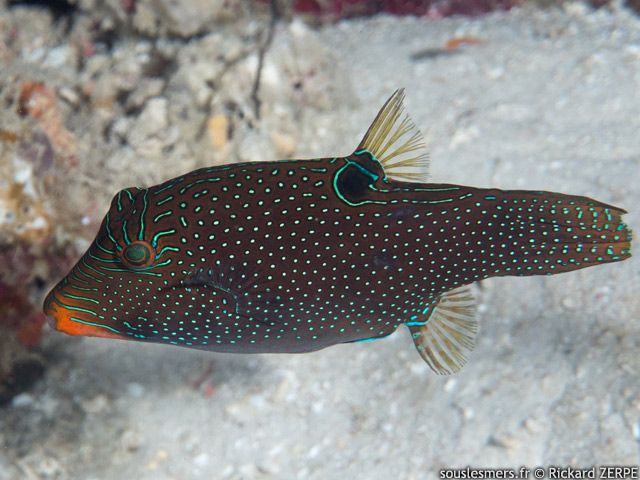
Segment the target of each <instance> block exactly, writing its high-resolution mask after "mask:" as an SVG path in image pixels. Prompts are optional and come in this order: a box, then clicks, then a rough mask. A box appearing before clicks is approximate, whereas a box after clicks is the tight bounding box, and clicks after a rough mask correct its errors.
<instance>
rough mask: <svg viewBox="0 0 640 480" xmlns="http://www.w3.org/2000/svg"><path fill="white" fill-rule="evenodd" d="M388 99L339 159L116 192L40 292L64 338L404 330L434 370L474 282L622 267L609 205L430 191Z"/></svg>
mask: <svg viewBox="0 0 640 480" xmlns="http://www.w3.org/2000/svg"><path fill="white" fill-rule="evenodd" d="M403 101H404V91H403V90H402V89H400V90H397V91H396V92H395V93H394V94H393V95H392V96H391V98H390V99H389V100H388V101H387V102H386V103H385V105H384V106H383V108H382V109H381V110H380V112H379V113H378V115H377V117H376V118H375V120H374V122H373V124H372V125H371V127H370V128H369V130H368V131H367V133H366V134H365V136H364V138H363V139H362V141H361V142H360V145H358V148H356V150H355V151H354V152H353V153H352V154H351V155H349V156H347V157H329V158H319V159H313V160H282V161H272V162H252V163H251V162H250V163H239V164H231V165H223V166H215V167H210V168H203V169H199V170H195V171H193V172H190V173H186V174H184V175H182V176H180V177H177V178H174V179H171V180H168V181H166V182H165V183H162V184H160V185H156V186H153V187H149V188H126V189H124V190H122V191H120V192H118V193H117V194H116V195H115V197H114V198H113V201H112V202H111V207H110V208H109V211H108V212H107V214H106V216H105V218H104V220H103V222H102V225H101V227H100V230H99V232H98V234H97V235H96V238H95V240H94V241H93V243H92V244H91V246H90V247H89V249H88V251H87V252H86V253H85V254H84V256H83V257H82V258H80V260H79V261H78V263H77V264H76V265H75V266H74V267H73V268H72V269H71V271H70V272H69V274H68V275H67V276H66V277H65V278H63V279H62V280H61V281H60V283H58V284H57V285H56V286H55V287H54V288H53V290H51V292H50V293H49V294H48V296H47V298H46V300H45V302H44V312H45V313H46V314H47V316H48V318H49V323H50V324H51V325H52V326H53V327H54V328H55V329H57V330H60V331H62V332H65V333H68V334H71V335H89V336H97V337H107V338H119V339H129V340H138V341H144V342H157V343H165V344H172V345H181V346H185V347H192V348H198V349H204V350H211V351H217V352H232V353H265V352H268V353H299V352H310V351H314V350H319V349H322V348H325V347H328V346H330V345H335V344H339V343H349V342H360V341H366V340H375V339H378V338H383V337H386V336H388V335H390V334H391V333H393V332H394V331H395V330H396V329H397V328H398V327H400V326H401V325H405V326H406V327H408V328H409V330H410V332H411V335H412V338H413V341H414V343H415V346H416V348H417V350H418V352H419V354H420V355H421V356H422V358H423V359H424V360H425V361H426V362H427V364H428V365H429V366H430V367H431V368H432V369H433V370H434V371H435V372H437V373H439V374H449V373H452V372H456V371H458V370H459V369H460V368H461V367H462V366H463V365H464V364H465V362H466V360H467V356H468V354H469V352H470V351H471V350H472V348H473V342H474V338H475V336H476V333H477V330H478V326H477V321H476V320H475V319H474V313H475V308H474V299H473V295H472V293H471V290H470V288H469V285H471V284H473V283H474V282H477V281H479V280H482V279H485V278H489V277H496V276H504V275H515V276H527V275H550V274H555V273H561V272H568V271H571V270H577V269H581V268H585V267H589V266H592V265H598V264H602V263H609V262H617V261H621V260H625V259H626V258H628V257H630V256H631V231H630V229H629V228H628V227H627V225H626V224H625V223H624V222H623V220H622V215H623V214H624V213H626V212H625V211H624V210H622V209H621V208H618V207H614V206H611V205H607V204H605V203H601V202H598V201H596V200H592V199H590V198H587V197H580V196H574V195H565V194H560V193H552V192H545V191H528V190H498V189H495V188H491V189H482V188H474V187H467V186H461V185H450V184H436V183H426V167H427V155H426V151H425V145H424V142H423V139H422V136H421V134H420V132H419V131H418V129H417V128H416V126H415V124H414V122H413V121H412V120H411V118H410V117H409V115H408V114H407V113H406V112H405V109H404V106H403Z"/></svg>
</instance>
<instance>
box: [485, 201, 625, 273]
mask: <svg viewBox="0 0 640 480" xmlns="http://www.w3.org/2000/svg"><path fill="white" fill-rule="evenodd" d="M488 192H491V191H488ZM484 200H485V202H486V203H484V202H483V203H484V205H486V206H487V207H489V208H488V209H487V210H494V209H495V210H494V211H495V212H497V213H494V214H492V216H493V217H494V219H495V220H498V221H494V222H492V227H493V228H494V230H496V229H497V230H498V231H497V232H494V234H493V235H492V238H493V241H492V244H493V247H494V248H493V251H494V254H495V253H496V251H500V250H501V248H500V247H504V246H508V248H507V251H506V252H505V251H502V252H501V258H502V261H501V262H499V263H500V264H501V265H502V268H501V269H500V270H501V271H500V272H495V274H497V275H540V274H555V273H561V272H568V271H572V270H578V269H581V268H586V267H589V266H592V265H597V264H602V263H610V262H619V261H622V260H625V259H627V258H629V257H630V256H631V238H632V233H631V230H630V229H629V227H628V226H627V224H626V223H625V222H624V221H623V219H622V216H623V215H624V214H625V213H627V212H626V211H625V210H623V209H621V208H618V207H614V206H612V205H607V204H605V203H601V202H598V201H596V200H592V199H591V198H587V197H580V196H573V195H564V194H559V193H551V192H534V191H499V190H494V191H493V192H491V193H486V194H485V199H484ZM492 204H493V205H492ZM491 207H493V208H491ZM496 247H497V248H496Z"/></svg>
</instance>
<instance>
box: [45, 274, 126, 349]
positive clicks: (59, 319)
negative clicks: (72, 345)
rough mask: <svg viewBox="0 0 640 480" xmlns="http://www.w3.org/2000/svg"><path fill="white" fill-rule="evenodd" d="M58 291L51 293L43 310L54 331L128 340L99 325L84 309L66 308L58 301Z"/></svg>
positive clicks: (107, 327)
mask: <svg viewBox="0 0 640 480" xmlns="http://www.w3.org/2000/svg"><path fill="white" fill-rule="evenodd" d="M57 289H58V287H56V288H54V289H53V290H51V292H49V294H48V295H47V298H46V299H45V301H44V305H43V308H42V310H43V311H44V313H45V315H46V316H47V323H48V324H49V326H50V327H51V328H52V329H54V330H57V331H59V332H63V333H66V334H67V335H73V336H83V337H103V338H119V339H126V338H128V337H127V336H126V335H123V334H121V333H119V332H118V331H116V330H115V329H113V328H111V327H109V326H107V325H103V324H101V323H99V320H98V319H95V318H92V317H91V316H89V315H88V314H86V313H85V312H84V311H83V310H82V309H80V308H78V307H74V306H72V305H69V306H68V307H67V306H65V305H64V304H63V303H62V302H60V300H59V299H58V296H57Z"/></svg>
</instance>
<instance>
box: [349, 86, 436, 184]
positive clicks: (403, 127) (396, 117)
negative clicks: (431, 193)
mask: <svg viewBox="0 0 640 480" xmlns="http://www.w3.org/2000/svg"><path fill="white" fill-rule="evenodd" d="M363 149H364V150H368V151H369V152H371V153H372V154H373V156H374V157H375V158H376V159H378V161H379V162H380V163H381V164H382V166H383V167H384V169H385V171H386V173H387V175H388V176H390V177H392V178H396V179H403V180H408V181H410V182H426V181H427V177H428V167H429V156H428V154H427V152H426V145H425V143H424V139H423V137H422V133H420V130H418V128H417V127H416V125H415V123H413V120H412V119H411V117H410V116H409V114H408V113H407V112H406V111H405V108H404V88H399V89H398V90H396V91H395V92H393V95H391V97H390V98H389V100H387V102H386V103H385V104H384V106H383V107H382V109H381V110H380V112H378V115H377V116H376V118H375V120H374V121H373V123H372V124H371V126H370V127H369V130H367V133H366V134H365V136H364V138H363V139H362V141H361V142H360V145H358V150H363Z"/></svg>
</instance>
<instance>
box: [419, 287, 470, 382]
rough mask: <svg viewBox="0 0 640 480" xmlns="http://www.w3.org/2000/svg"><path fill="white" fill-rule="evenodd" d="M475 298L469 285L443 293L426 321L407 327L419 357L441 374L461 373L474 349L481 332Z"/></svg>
mask: <svg viewBox="0 0 640 480" xmlns="http://www.w3.org/2000/svg"><path fill="white" fill-rule="evenodd" d="M474 315H475V299H474V296H473V293H472V291H471V288H470V287H469V286H465V287H461V288H457V289H455V290H452V291H450V292H447V293H445V294H444V295H442V296H441V297H440V298H439V299H438V300H437V301H436V303H435V306H434V308H433V310H432V311H431V313H430V315H428V317H427V319H426V321H425V322H424V323H422V324H419V322H409V323H408V327H409V330H410V331H411V336H412V337H413V342H414V344H415V346H416V349H417V350H418V353H419V354H420V356H421V357H422V358H423V359H424V361H425V362H427V364H428V365H429V367H431V369H432V370H433V371H434V372H436V373H437V374H439V375H449V374H451V373H456V372H458V371H459V370H460V369H461V368H462V367H463V366H464V364H465V363H467V355H468V353H469V352H471V351H472V350H473V347H474V339H475V336H476V334H477V333H478V322H477V321H476V320H475V319H474Z"/></svg>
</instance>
